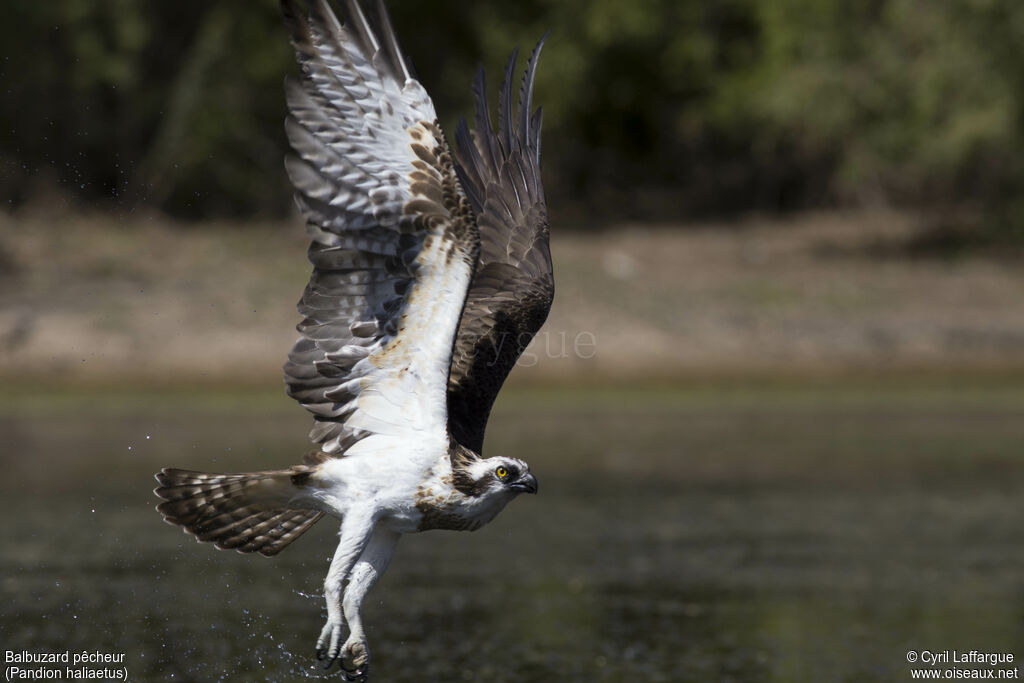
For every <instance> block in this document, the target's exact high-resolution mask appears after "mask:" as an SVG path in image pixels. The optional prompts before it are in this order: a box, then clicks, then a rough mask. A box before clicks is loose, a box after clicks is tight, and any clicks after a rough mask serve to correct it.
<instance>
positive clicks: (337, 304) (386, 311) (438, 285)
mask: <svg viewBox="0 0 1024 683" xmlns="http://www.w3.org/2000/svg"><path fill="white" fill-rule="evenodd" d="M306 4H307V11H306V12H303V11H302V5H301V3H298V2H296V1H294V0H284V2H283V8H284V15H285V19H286V21H287V23H288V25H289V26H290V27H291V31H292V43H293V44H294V46H295V50H296V55H297V57H298V60H299V63H300V65H301V67H302V75H301V77H300V78H298V79H290V80H289V81H288V83H287V98H288V108H289V116H288V119H287V122H286V128H287V132H288V138H289V141H290V142H291V146H292V149H293V151H294V154H293V155H292V156H291V157H290V158H289V160H288V163H287V167H288V173H289V176H290V177H291V180H292V183H293V185H294V186H295V190H296V200H297V201H298V204H299V207H300V208H301V210H302V212H303V215H304V216H305V218H306V221H307V231H308V233H309V234H310V236H311V237H312V238H313V243H312V244H311V245H310V248H309V259H310V261H311V262H312V263H313V273H312V275H311V276H310V281H309V285H308V286H307V287H306V290H305V292H304V293H303V295H302V300H301V301H300V302H299V311H300V312H301V313H302V315H303V316H304V318H305V319H304V320H303V321H302V323H301V324H300V325H299V328H298V329H299V332H300V333H301V335H302V337H301V339H299V341H298V342H297V343H296V344H295V346H294V347H293V348H292V350H291V353H290V354H289V357H288V362H287V363H286V364H285V368H284V370H285V380H286V382H287V386H288V393H289V394H290V395H291V396H292V397H293V398H295V399H296V400H297V401H299V403H300V404H302V405H303V406H304V407H305V408H307V409H308V410H309V411H310V412H312V413H313V414H314V416H315V417H314V420H315V424H314V427H313V431H312V432H311V433H310V438H311V439H312V440H313V441H314V442H315V443H318V444H321V448H322V449H323V450H324V451H325V452H327V453H332V454H336V453H337V454H340V453H345V452H347V451H348V450H349V449H350V448H351V447H352V446H353V445H354V444H356V443H357V442H359V441H361V440H362V439H365V438H367V437H368V436H369V435H371V434H395V433H397V432H415V433H418V434H421V435H422V434H423V433H428V432H430V433H433V432H435V431H438V430H439V431H440V432H441V433H442V434H443V433H444V430H445V429H446V423H447V421H446V413H445V411H444V402H443V400H442V397H443V396H444V395H445V392H446V383H447V378H448V368H449V360H450V353H451V349H452V346H453V339H454V336H455V330H456V327H457V324H458V320H459V314H460V313H461V311H462V307H463V301H464V299H465V295H466V292H467V291H468V287H469V283H470V281H471V276H472V264H473V263H474V262H475V258H476V250H477V234H476V224H475V220H474V216H473V214H472V209H471V207H470V205H469V204H468V203H467V201H466V199H465V197H463V196H462V195H461V193H460V192H459V184H458V181H457V179H456V176H455V170H454V167H453V163H452V160H451V155H450V152H449V150H448V145H447V143H446V142H445V139H444V135H443V133H442V132H441V129H440V127H439V126H438V125H437V123H436V115H435V113H434V105H433V103H432V102H431V100H430V97H429V96H428V95H427V93H426V91H425V90H424V89H423V87H422V85H421V84H420V83H419V82H418V81H416V80H415V79H413V78H411V77H410V75H409V69H408V67H407V65H406V64H405V62H404V60H403V59H402V57H401V53H400V51H399V48H398V43H397V40H396V38H395V36H394V32H393V30H392V28H391V24H390V21H389V20H388V19H387V12H386V11H385V9H384V6H383V2H378V3H377V5H378V11H377V14H378V17H377V19H378V21H377V22H376V23H377V26H374V25H372V24H371V23H370V22H369V21H368V20H367V18H366V16H364V14H363V12H362V9H361V8H360V6H359V4H358V3H357V2H356V1H355V0H348V2H346V4H345V13H344V16H345V23H344V24H342V23H341V22H339V21H338V19H337V18H336V17H335V15H334V14H333V12H332V10H331V8H330V7H329V6H328V4H327V2H326V0H308V2H307V3H306Z"/></svg>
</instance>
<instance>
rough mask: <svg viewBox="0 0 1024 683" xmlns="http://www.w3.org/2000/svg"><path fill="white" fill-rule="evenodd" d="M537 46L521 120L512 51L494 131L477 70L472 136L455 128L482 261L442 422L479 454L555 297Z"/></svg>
mask: <svg viewBox="0 0 1024 683" xmlns="http://www.w3.org/2000/svg"><path fill="white" fill-rule="evenodd" d="M543 44H544V39H543V38H542V39H541V41H540V42H539V43H538V44H537V47H535V48H534V50H533V53H532V54H531V55H530V59H529V60H528V61H527V64H526V72H525V74H524V75H523V80H522V84H521V85H520V88H519V105H518V111H517V112H516V113H517V114H518V116H515V115H514V114H513V111H512V87H513V86H512V78H513V71H514V69H515V62H516V53H513V54H512V57H511V58H510V59H509V62H508V66H507V67H506V69H505V80H504V83H503V84H502V86H501V90H500V91H499V96H498V127H497V130H495V129H494V128H493V127H492V125H491V118H490V111H489V109H488V106H487V92H486V84H485V81H484V72H483V69H481V70H480V71H479V73H478V74H477V78H476V82H475V83H474V85H473V90H474V93H475V95H476V128H475V129H474V130H473V131H472V132H470V131H469V129H468V127H467V126H466V122H465V121H462V122H460V124H459V128H458V132H457V135H456V162H457V163H456V170H457V172H458V174H459V179H460V180H461V181H462V186H463V188H464V189H465V191H466V194H467V196H468V197H469V200H470V203H471V204H472V205H473V210H474V211H475V212H476V214H477V223H478V225H479V229H480V258H479V261H478V262H477V266H476V270H475V272H474V273H473V283H472V285H471V286H470V290H469V294H468V296H467V298H466V306H465V309H464V310H463V312H462V319H461V321H460V322H459V331H458V334H457V336H456V340H455V350H454V353H453V355H452V367H451V373H450V374H449V377H448V425H449V429H450V430H451V434H452V436H453V437H454V438H455V439H456V440H457V441H458V442H459V443H461V444H462V445H463V446H465V447H467V448H470V449H472V450H474V451H476V452H477V453H480V452H481V451H482V449H483V441H484V430H485V428H486V426H487V418H488V416H489V415H490V412H491V406H492V405H493V404H494V399H495V398H496V397H497V395H498V391H499V390H500V389H501V385H502V383H504V381H505V378H506V377H507V376H508V373H509V372H510V371H511V370H512V367H513V366H514V365H515V363H516V361H517V360H518V359H519V356H520V355H521V354H522V353H523V350H524V349H525V348H526V346H527V344H529V343H530V341H531V340H532V339H533V337H534V335H535V334H536V333H537V330H539V329H540V327H541V325H543V324H544V321H545V320H546V319H547V316H548V311H549V310H550V308H551V302H552V299H553V298H554V294H555V281H554V276H553V274H552V270H551V251H550V250H549V248H548V214H547V207H546V206H545V204H544V188H543V187H542V186H541V177H540V128H541V110H540V109H539V108H538V109H537V111H536V112H531V111H530V108H531V104H530V103H531V98H532V92H533V77H534V73H535V71H536V68H537V58H538V57H539V56H540V50H541V47H542V46H543Z"/></svg>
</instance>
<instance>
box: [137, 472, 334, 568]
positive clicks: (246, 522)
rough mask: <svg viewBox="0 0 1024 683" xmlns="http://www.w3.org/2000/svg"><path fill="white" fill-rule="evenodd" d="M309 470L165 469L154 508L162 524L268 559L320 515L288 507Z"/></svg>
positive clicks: (299, 534) (218, 545) (198, 537)
mask: <svg viewBox="0 0 1024 683" xmlns="http://www.w3.org/2000/svg"><path fill="white" fill-rule="evenodd" d="M313 469H314V468H313V467H312V466H310V465H296V466H295V467H292V468H289V469H287V470H274V471H267V472H250V473H242V474H211V473H206V472H194V471H190V470H178V469H171V468H167V469H164V470H161V471H160V472H159V473H158V474H157V475H156V480H157V481H158V482H159V483H160V486H158V487H157V488H155V489H153V492H154V493H155V494H156V495H157V496H159V497H160V498H163V499H164V502H162V503H160V504H159V505H157V510H159V511H160V514H162V515H163V516H164V520H165V521H166V522H168V523H170V524H176V525H178V526H181V527H184V528H185V529H186V530H187V531H188V532H190V533H192V534H193V535H195V537H196V538H197V539H199V540H200V541H208V542H211V543H214V544H215V545H216V546H217V547H218V548H234V549H235V550H237V551H239V552H243V553H251V552H258V553H259V554H261V555H265V556H270V555H276V554H277V553H279V552H280V551H281V550H283V549H284V548H285V547H286V546H287V545H288V544H289V543H291V542H292V541H294V540H295V539H296V538H298V537H299V536H301V535H302V534H303V533H305V531H306V530H307V529H309V527H311V526H313V524H315V523H316V522H317V520H319V519H320V518H321V517H322V516H323V513H322V512H320V511H318V510H310V509H295V508H289V507H288V504H289V501H290V500H291V499H292V498H293V497H294V495H295V493H296V488H297V487H301V486H302V485H303V484H304V483H305V481H306V480H307V479H308V477H309V474H310V472H311V471H312V470H313ZM299 482H302V483H299Z"/></svg>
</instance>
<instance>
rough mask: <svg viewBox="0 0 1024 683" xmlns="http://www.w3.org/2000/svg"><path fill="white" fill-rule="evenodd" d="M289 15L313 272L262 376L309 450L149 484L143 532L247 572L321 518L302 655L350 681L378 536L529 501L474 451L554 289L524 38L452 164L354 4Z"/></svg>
mask: <svg viewBox="0 0 1024 683" xmlns="http://www.w3.org/2000/svg"><path fill="white" fill-rule="evenodd" d="M307 5H308V6H307V7H306V8H305V11H303V10H302V8H301V7H299V6H298V5H297V2H296V0H283V2H282V7H283V10H284V17H285V22H286V23H287V25H288V26H289V28H290V30H291V39H292V43H293V45H294V47H295V51H296V55H297V57H298V62H299V64H300V66H301V72H302V73H301V76H300V77H298V78H289V79H288V80H287V81H286V86H285V90H286V95H287V102H288V109H289V115H288V118H287V120H286V122H285V127H286V130H287V133H288V140H289V142H290V144H291V147H292V150H293V152H294V154H293V155H290V156H289V157H288V159H287V161H286V167H287V171H288V175H289V177H290V179H291V182H292V184H293V185H294V187H295V199H296V201H297V203H298V205H299V207H300V209H301V211H302V213H303V216H304V217H305V219H306V229H307V232H308V234H309V235H310V237H311V238H312V243H311V244H310V247H309V250H308V256H309V260H310V262H311V263H312V264H313V272H312V275H311V277H310V280H309V284H308V286H307V287H306V289H305V292H304V293H303V295H302V299H301V301H300V302H299V305H298V309H299V312H300V313H301V314H302V315H303V316H304V317H305V319H304V320H303V321H302V322H301V323H300V324H299V326H298V331H299V332H300V334H301V337H300V338H299V340H298V341H297V342H296V343H295V345H294V347H293V348H292V350H291V352H290V353H289V355H288V361H287V363H286V364H285V366H284V374H285V382H286V384H287V391H288V394H289V395H290V396H292V397H293V398H294V399H296V400H297V401H298V402H299V403H300V404H301V405H302V406H303V407H305V408H306V409H307V410H309V411H310V412H312V413H313V415H314V426H313V430H312V432H310V438H311V439H312V441H313V442H314V443H315V444H317V445H318V446H319V448H318V449H317V450H315V451H313V452H311V453H310V454H309V455H307V456H306V457H305V459H304V461H303V463H302V464H300V465H295V466H292V467H289V468H286V469H280V470H271V471H263V472H247V473H238V474H212V473H203V472H194V471H187V470H180V469H170V468H168V469H164V470H162V471H161V472H160V473H159V474H157V475H156V478H157V481H158V482H159V484H160V485H159V487H157V488H156V489H155V493H156V494H157V496H159V497H160V498H162V499H163V500H164V502H162V503H160V504H159V505H158V507H157V509H158V510H159V511H160V512H161V514H163V516H164V518H165V520H166V521H168V522H170V523H172V524H176V525H180V526H182V527H184V528H185V529H186V530H187V531H188V532H190V533H192V534H194V535H195V536H196V538H198V539H199V540H200V541H210V542H213V543H215V544H216V545H217V547H218V548H234V549H236V550H238V551H240V552H257V553H260V554H262V555H268V556H269V555H275V554H277V553H279V552H280V551H281V550H282V549H284V548H285V547H286V546H287V545H288V544H290V543H291V542H292V541H294V540H295V539H296V538H298V537H299V536H300V535H301V534H302V533H303V532H305V531H306V530H307V529H309V528H310V527H311V526H312V525H313V524H314V523H316V522H317V521H318V520H319V519H320V518H321V517H323V516H324V515H325V514H327V515H332V516H334V517H337V518H339V519H340V520H341V526H340V532H339V536H340V540H339V543H338V549H337V551H336V552H335V554H334V559H333V561H332V562H331V566H330V570H329V571H328V573H327V578H326V580H325V582H324V595H325V598H326V602H327V623H326V624H325V625H324V627H323V630H322V631H321V632H320V637H319V639H318V640H317V643H316V653H317V657H318V658H319V659H324V660H326V667H325V668H330V667H331V665H332V664H333V663H334V662H338V665H339V667H341V668H342V669H344V670H345V671H346V675H347V676H348V677H349V678H350V679H351V680H357V679H365V677H366V674H367V671H368V665H369V657H370V654H369V649H368V647H367V642H366V636H365V634H364V630H363V625H362V622H361V619H360V609H361V606H362V603H363V600H364V598H365V597H366V593H367V591H369V590H370V588H371V587H372V586H373V584H374V582H375V581H376V580H377V579H378V578H379V577H380V575H381V574H382V573H383V572H384V570H385V568H386V567H387V564H388V561H389V560H390V559H391V556H392V554H393V553H394V550H395V545H396V543H397V542H398V539H399V537H400V536H401V535H402V534H406V533H413V532H418V531H425V530H428V529H455V530H468V531H472V530H474V529H478V528H480V527H481V526H483V525H484V524H486V523H487V522H489V521H491V520H492V519H494V517H495V515H497V514H498V513H499V512H500V511H501V510H502V508H504V507H505V505H506V504H507V503H508V502H509V501H510V500H512V499H513V498H515V497H516V496H517V495H519V494H521V493H536V492H537V480H536V479H535V478H534V476H533V474H531V473H530V469H529V467H528V466H527V464H526V463H525V462H523V461H522V460H519V459H516V458H511V457H504V456H498V457H492V458H487V459H484V458H483V457H482V455H481V452H482V450H483V442H484V429H485V427H486V424H487V418H488V415H489V414H490V411H491V406H492V405H493V403H494V399H495V397H496V396H497V393H498V391H499V389H500V388H501V385H502V383H503V382H504V381H505V378H506V376H507V375H508V373H509V371H510V370H511V369H512V366H513V365H514V364H515V362H516V360H517V359H518V358H519V356H520V354H521V353H522V352H523V350H524V348H525V347H526V345H527V344H528V343H529V342H530V340H531V339H532V338H533V336H534V335H535V334H536V332H537V330H538V329H539V328H540V326H541V325H542V324H543V322H544V320H545V318H546V317H547V314H548V310H549V309H550V307H551V301H552V297H553V295H554V280H553V277H552V270H551V254H550V251H549V248H548V217H547V211H546V208H545V204H544V192H543V189H542V187H541V179H540V129H541V110H540V109H539V108H538V109H537V110H536V111H535V112H533V111H531V93H532V89H533V79H534V73H535V70H536V67H537V58H538V56H539V54H540V49H541V46H542V44H543V39H542V40H541V42H540V43H538V45H537V47H536V48H535V49H534V50H533V53H532V54H531V55H530V58H529V60H528V61H527V64H526V70H525V73H524V75H523V77H522V81H521V84H520V86H519V93H518V103H517V104H516V105H513V72H514V69H515V62H516V53H513V54H512V56H511V58H510V59H509V61H508V65H507V67H506V69H505V79H504V83H503V85H502V86H501V88H500V91H499V94H498V112H497V127H496V128H495V127H493V126H492V121H491V114H490V111H489V108H488V104H487V96H486V87H485V82H484V75H483V70H482V69H481V70H480V71H479V73H478V75H477V77H476V80H475V82H474V86H473V90H474V94H475V110H476V122H475V128H474V130H472V131H471V130H469V128H468V127H467V125H466V122H465V120H463V121H461V122H460V124H459V126H458V130H457V133H456V145H455V149H454V154H453V151H452V150H451V149H450V148H449V146H448V143H447V142H446V141H445V137H444V134H443V133H442V131H441V128H440V126H439V125H438V122H437V117H436V114H435V113H434V105H433V103H432V102H431V100H430V96H429V95H428V94H427V92H426V91H425V90H424V88H423V86H422V85H420V83H419V82H418V81H417V80H416V79H415V78H414V77H413V76H412V75H411V73H410V70H409V67H408V65H407V64H406V62H405V60H404V59H403V57H402V53H401V51H400V49H399V46H398V42H397V39H396V37H395V33H394V30H393V29H392V27H391V23H390V20H389V19H388V15H387V12H386V10H385V8H384V6H383V2H380V1H378V4H377V11H376V19H375V21H374V22H372V23H371V21H369V20H368V19H367V16H366V15H365V14H364V13H363V11H362V9H361V8H360V6H359V5H358V4H357V2H356V0H349V1H348V2H347V3H346V8H345V9H346V12H345V15H346V16H345V19H346V21H345V23H344V24H342V23H341V22H339V20H338V19H337V17H336V16H335V15H334V13H333V12H332V10H331V8H330V7H329V6H328V5H327V3H326V1H325V0H309V1H308V3H307ZM346 626H347V629H348V635H347V638H346V637H345V636H344V630H345V627H346Z"/></svg>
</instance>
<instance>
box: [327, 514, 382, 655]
mask: <svg viewBox="0 0 1024 683" xmlns="http://www.w3.org/2000/svg"><path fill="white" fill-rule="evenodd" d="M373 524H374V522H373V520H372V519H371V518H367V517H361V516H357V515H355V514H354V513H350V514H348V515H346V516H345V519H344V520H342V522H341V531H340V532H339V534H338V536H339V537H340V538H339V541H338V549H337V550H335V551H334V559H333V560H331V568H330V569H328V570H327V578H326V579H325V580H324V598H325V599H326V601H327V623H326V624H324V627H323V629H322V630H321V631H320V637H319V638H318V639H317V641H316V658H317V659H326V660H327V664H326V665H325V666H324V668H325V669H329V668H330V667H331V664H333V663H334V662H335V661H336V660H337V659H338V655H339V654H341V644H342V640H341V630H342V628H343V627H344V621H343V619H342V609H341V587H342V585H343V584H344V582H345V579H346V578H348V575H349V572H351V571H352V566H353V565H354V564H355V562H356V560H357V559H359V556H360V555H361V554H362V552H363V549H364V548H366V544H367V542H368V541H369V540H370V534H371V532H372V531H373Z"/></svg>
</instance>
